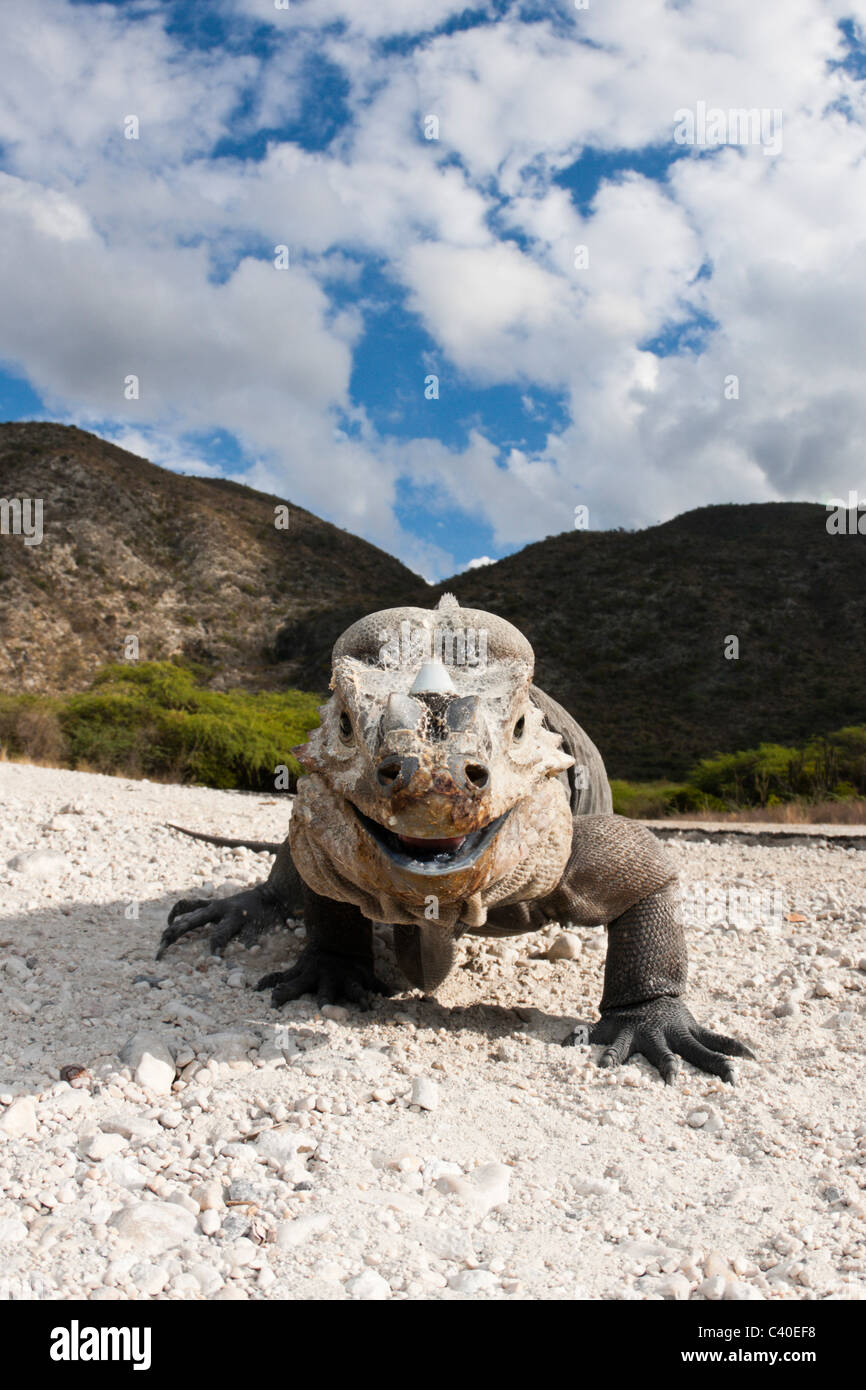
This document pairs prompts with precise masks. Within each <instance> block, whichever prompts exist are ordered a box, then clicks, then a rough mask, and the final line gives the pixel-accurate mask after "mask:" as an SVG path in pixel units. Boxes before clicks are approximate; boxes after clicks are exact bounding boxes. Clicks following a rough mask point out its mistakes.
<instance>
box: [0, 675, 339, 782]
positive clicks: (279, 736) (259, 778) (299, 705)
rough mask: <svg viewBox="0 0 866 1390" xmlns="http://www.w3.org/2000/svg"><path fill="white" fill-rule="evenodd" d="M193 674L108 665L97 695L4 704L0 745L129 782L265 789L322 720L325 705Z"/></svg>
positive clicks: (291, 765)
mask: <svg viewBox="0 0 866 1390" xmlns="http://www.w3.org/2000/svg"><path fill="white" fill-rule="evenodd" d="M198 678H199V673H198V672H197V671H196V669H195V668H193V667H188V666H177V665H174V664H173V663H172V662H168V661H155V662H143V663H141V664H140V665H120V664H118V665H112V666H106V667H104V668H103V669H102V670H101V671H99V672H98V674H97V675H96V677H95V678H94V680H93V682H92V683H91V686H90V689H89V690H86V691H83V692H82V693H81V694H77V695H69V696H65V697H56V698H48V697H39V696H2V697H0V741H2V742H3V744H4V745H5V746H6V747H7V748H8V750H9V752H10V753H11V754H12V755H13V756H24V757H31V758H43V757H44V758H52V759H53V760H54V761H56V762H62V763H65V764H66V765H67V766H70V767H79V766H82V765H83V766H86V767H88V768H91V769H93V770H95V771H97V772H109V773H117V774H122V775H125V776H128V777H151V778H162V779H166V780H172V781H177V782H194V783H197V784H199V785H202V786H208V787H223V788H238V789H241V790H246V791H267V790H272V789H273V786H274V775H275V769H276V768H277V767H280V766H285V767H287V768H288V770H289V774H290V779H291V783H292V784H294V782H295V781H296V779H297V777H298V776H299V775H300V773H301V768H300V765H299V763H298V761H297V759H296V758H295V757H294V755H293V754H292V752H291V751H290V750H291V748H292V747H293V745H295V744H298V743H303V741H304V739H305V738H306V736H307V734H308V732H309V730H310V729H312V728H315V726H316V724H317V723H318V722H319V717H318V709H317V707H318V704H319V703H320V697H319V696H317V695H313V694H309V693H308V692H305V691H299V690H287V691H285V692H283V693H280V694H274V693H270V692H268V693H264V692H263V693H251V692H249V691H244V690H231V691H226V692H218V691H213V690H207V689H205V688H203V687H202V686H201V685H199V684H198Z"/></svg>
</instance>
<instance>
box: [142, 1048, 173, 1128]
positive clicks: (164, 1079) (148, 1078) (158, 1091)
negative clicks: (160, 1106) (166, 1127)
mask: <svg viewBox="0 0 866 1390" xmlns="http://www.w3.org/2000/svg"><path fill="white" fill-rule="evenodd" d="M135 1080H136V1083H137V1084H138V1085H139V1086H141V1087H142V1088H143V1089H144V1090H145V1091H151V1092H152V1093H153V1094H154V1095H166V1094H167V1093H168V1092H170V1091H171V1087H172V1083H173V1081H174V1062H164V1061H162V1059H161V1058H159V1057H153V1056H152V1055H151V1053H149V1052H145V1054H144V1056H143V1057H142V1059H141V1061H140V1062H139V1064H138V1066H137V1067H136V1069H135ZM163 1113H165V1112H163Z"/></svg>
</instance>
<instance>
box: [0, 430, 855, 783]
mask: <svg viewBox="0 0 866 1390" xmlns="http://www.w3.org/2000/svg"><path fill="white" fill-rule="evenodd" d="M15 497H19V498H21V497H41V498H43V499H44V507H45V520H44V527H45V539H44V541H43V542H42V544H40V545H32V546H26V545H25V544H24V541H23V538H22V537H21V536H9V535H5V536H0V689H6V690H22V689H27V690H70V689H76V688H80V687H81V686H82V685H83V684H85V683H86V682H87V680H88V678H89V676H90V674H91V673H92V672H93V670H94V669H95V668H96V667H97V666H98V665H100V664H101V663H103V662H105V661H110V660H118V659H120V657H121V656H122V644H123V639H124V637H125V636H127V635H129V634H137V635H138V638H139V652H140V656H141V658H142V659H158V658H165V657H168V656H179V657H182V658H185V659H187V660H191V661H195V662H198V663H200V664H201V665H202V666H203V667H204V668H205V669H206V670H207V672H208V673H209V674H210V678H211V684H212V685H213V686H214V688H217V689H225V688H227V687H230V686H232V685H237V684H241V685H245V686H247V687H249V688H251V689H264V688H266V689H282V688H285V687H286V686H288V685H295V686H300V687H301V688H307V689H312V690H324V689H325V688H326V687H327V681H328V654H329V651H330V647H331V644H332V642H333V640H334V638H335V637H336V636H338V635H339V633H340V632H341V631H342V630H343V629H344V628H345V627H346V626H347V624H348V623H350V622H352V621H353V620H354V619H355V618H356V617H359V616H360V615H361V614H362V613H365V612H369V611H370V610H372V609H375V608H383V607H388V606H391V605H394V604H401V603H418V604H422V605H424V606H429V605H430V604H432V603H435V602H436V600H437V598H438V596H439V595H440V594H441V593H442V592H444V591H445V590H446V589H449V590H452V591H453V592H455V593H456V594H457V595H458V597H459V598H460V600H461V602H463V603H465V604H467V605H471V606H473V607H479V608H487V609H490V610H492V611H494V612H497V613H501V614H502V616H503V617H506V618H509V619H510V620H511V621H512V622H514V623H516V624H517V625H518V627H520V628H521V629H522V630H523V631H524V632H525V633H526V635H527V637H528V638H529V639H530V641H532V643H533V645H534V646H535V649H536V653H537V657H538V670H537V679H538V683H539V684H540V685H541V686H543V687H544V688H545V689H546V690H548V691H549V692H550V694H552V695H554V696H555V697H556V698H557V699H559V700H561V701H562V703H563V704H565V705H566V706H567V707H568V708H569V709H570V710H572V712H573V713H574V714H575V716H576V717H577V718H578V719H579V720H580V722H581V723H582V724H583V725H584V726H585V727H586V729H587V730H588V732H589V733H590V734H591V735H592V737H593V738H594V739H595V741H596V742H597V743H598V745H599V747H600V748H601V750H602V753H603V754H604V756H605V759H606V761H607V764H608V769H609V771H610V772H611V775H613V776H621V777H631V778H649V777H661V776H668V777H679V776H681V775H682V774H683V773H684V772H685V771H686V770H687V769H688V768H689V767H690V766H691V765H692V764H693V763H694V762H695V761H696V760H697V759H698V758H700V757H703V756H707V755H711V754H713V753H716V752H727V751H732V750H734V749H737V748H745V747H749V746H753V745H755V744H757V743H759V742H762V741H767V742H774V743H785V744H787V743H794V742H797V741H798V740H802V739H804V738H808V737H810V736H812V735H815V734H818V733H821V732H829V731H831V730H833V729H838V728H840V727H841V726H843V725H845V724H852V723H863V722H864V721H866V536H858V535H830V534H828V532H827V528H826V522H827V512H826V510H825V508H823V507H822V506H820V505H817V504H812V503H801V502H770V503H755V504H750V505H736V504H729V505H725V506H712V507H702V508H699V509H697V510H696V511H692V512H687V513H685V514H684V515H682V516H679V517H676V518H675V519H674V520H673V521H669V522H666V523H664V524H663V525H660V526H654V527H650V528H648V529H647V530H645V531H636V532H624V531H599V532H592V531H573V532H567V533H565V534H563V535H558V536H552V537H548V538H547V539H546V540H543V541H539V542H537V543H536V544H534V545H530V546H527V547H526V549H524V550H522V551H520V552H519V553H518V554H516V555H511V556H509V557H508V558H507V559H505V560H500V561H499V562H497V563H496V564H493V565H487V566H484V567H483V568H481V569H477V570H472V571H470V572H469V573H466V574H461V575H457V576H455V577H454V578H453V579H450V580H448V581H447V582H446V583H444V584H441V585H438V586H437V587H436V588H431V587H429V586H428V585H426V584H425V583H424V582H423V581H422V580H421V579H419V577H418V576H417V575H415V574H413V573H412V571H411V570H408V569H407V568H406V567H405V566H403V565H401V564H400V563H399V562H398V561H397V560H394V559H393V558H392V557H390V556H388V555H386V554H385V553H384V552H383V551H381V550H378V549H377V548H376V547H375V546H372V545H369V544H367V542H365V541H362V540H359V539H358V538H357V537H355V536H351V535H349V534H348V533H347V532H345V531H342V530H340V529H339V528H337V527H335V526H331V525H329V524H328V523H327V522H324V521H321V520H319V518H317V517H315V516H313V515H312V514H311V513H309V512H305V511H303V510H302V509H301V508H296V507H294V506H290V513H291V517H290V524H289V529H288V530H287V531H279V530H276V529H275V527H274V524H273V521H274V507H275V506H277V505H279V504H280V501H281V499H278V498H274V497H268V496H266V495H264V494H263V493H259V492H255V491H253V490H252V489H250V488H246V487H242V486H240V485H239V484H236V483H230V482H225V481H223V480H219V479H214V478H200V477H194V478H191V477H182V476H179V475H177V474H174V473H170V472H167V471H166V470H165V469H162V468H158V467H156V466H155V465H154V464H151V463H148V462H147V461H146V460H144V459H140V458H137V457H136V456H135V455H134V454H130V453H127V452H125V451H124V450H122V449H118V448H116V447H115V446H113V445H111V444H107V443H105V442H104V441H102V440H100V439H97V438H96V437H95V436H94V435H91V434H87V433H85V432H84V431H82V430H78V429H74V428H70V427H66V426H62V425H54V424H41V423H32V424H30V423H28V424H21V423H15V424H2V425H0V498H15ZM731 636H734V637H736V638H737V639H738V641H739V657H738V659H736V660H733V659H732V660H727V659H726V658H725V647H726V639H728V638H729V637H731ZM728 646H730V644H729V643H728Z"/></svg>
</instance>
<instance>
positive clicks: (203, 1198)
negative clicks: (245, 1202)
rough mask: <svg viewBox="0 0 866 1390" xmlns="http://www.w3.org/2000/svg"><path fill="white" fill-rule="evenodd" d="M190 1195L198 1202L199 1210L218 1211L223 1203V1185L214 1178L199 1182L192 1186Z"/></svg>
mask: <svg viewBox="0 0 866 1390" xmlns="http://www.w3.org/2000/svg"><path fill="white" fill-rule="evenodd" d="M191 1196H192V1199H193V1201H194V1202H198V1205H199V1208H200V1210H201V1211H219V1209H220V1207H221V1206H222V1205H223V1185H222V1183H221V1182H218V1181H217V1180H216V1179H214V1180H213V1181H212V1182H205V1183H201V1184H200V1185H199V1186H198V1187H194V1188H193V1190H192V1193H191Z"/></svg>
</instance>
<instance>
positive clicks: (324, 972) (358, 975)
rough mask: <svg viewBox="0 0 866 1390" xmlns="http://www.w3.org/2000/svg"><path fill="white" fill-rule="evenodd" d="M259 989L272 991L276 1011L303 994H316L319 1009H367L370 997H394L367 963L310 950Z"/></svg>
mask: <svg viewBox="0 0 866 1390" xmlns="http://www.w3.org/2000/svg"><path fill="white" fill-rule="evenodd" d="M256 989H258V990H264V989H269V990H271V1003H272V1004H273V1006H274V1008H275V1009H278V1008H279V1007H280V1006H281V1005H282V1004H287V1003H289V1001H290V1000H292V999H300V998H301V997H302V995H304V994H314V995H315V996H316V1002H317V1004H318V1005H319V1007H320V1008H321V1007H322V1005H323V1004H338V1003H340V1001H341V1000H348V1001H349V1003H352V1004H358V1005H359V1006H360V1007H361V1008H368V1007H369V997H370V995H372V994H381V995H390V994H393V993H394V991H393V990H392V989H390V988H389V986H388V985H386V984H383V982H382V981H381V980H380V979H378V977H377V976H376V975H375V974H374V972H373V969H372V967H371V966H369V965H367V964H365V962H364V961H361V960H358V959H357V958H355V957H351V956H339V955H332V954H330V953H329V952H326V951H317V950H315V949H312V948H309V947H308V948H307V950H306V951H304V953H303V955H302V956H301V958H300V960H299V961H298V962H297V963H296V964H295V965H293V966H292V968H291V970H278V971H274V972H273V973H272V974H270V975H264V976H263V977H262V979H261V980H259V982H258V984H257V985H256Z"/></svg>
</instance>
